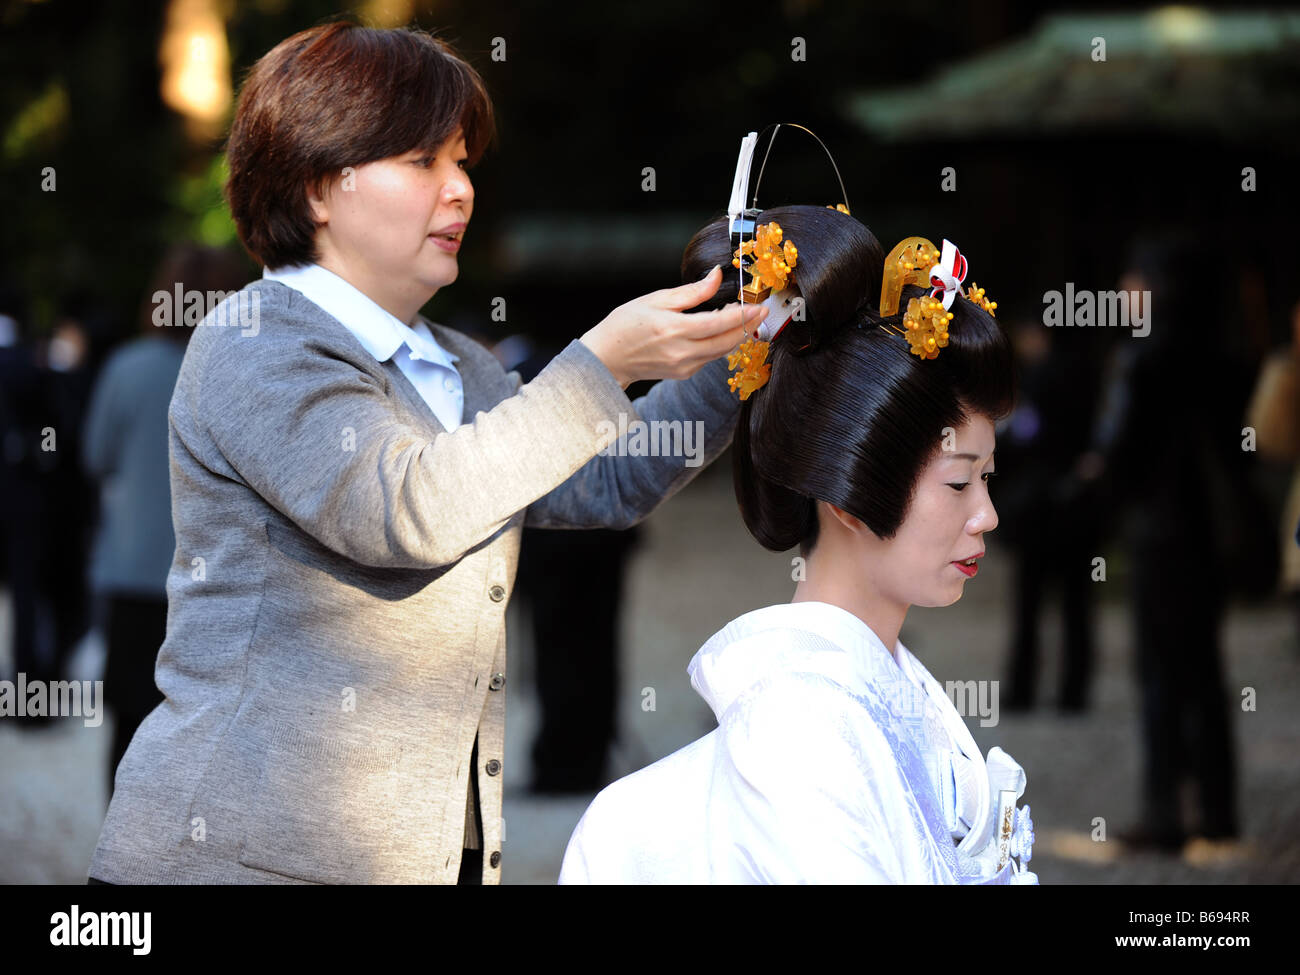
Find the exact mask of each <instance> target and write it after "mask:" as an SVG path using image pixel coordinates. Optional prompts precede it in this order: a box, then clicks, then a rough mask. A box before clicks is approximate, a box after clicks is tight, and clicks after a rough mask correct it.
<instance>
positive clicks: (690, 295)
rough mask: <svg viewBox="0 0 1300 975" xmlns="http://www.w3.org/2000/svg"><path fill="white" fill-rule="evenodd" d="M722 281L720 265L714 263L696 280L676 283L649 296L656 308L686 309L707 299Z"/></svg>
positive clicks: (713, 293) (714, 292)
mask: <svg viewBox="0 0 1300 975" xmlns="http://www.w3.org/2000/svg"><path fill="white" fill-rule="evenodd" d="M721 283H722V265H721V264H715V265H714V266H713V270H712V271H710V272H709V273H708V274H706V275H704V277H702V278H700V280H698V281H692V282H691V283H690V284H683V285H678V286H677V287H676V288H663V289H662V290H660V291H656V292H655V293H654V294H653V295H650V297H651V298H652V299H653V303H654V305H655V306H656V307H658V308H667V309H668V310H669V311H686V309H688V308H694V307H695V306H696V305H698V304H700V303H701V302H705V301H708V300H709V299H710V298H712V297H713V296H714V295H715V294H716V293H717V291H718V285H720V284H721Z"/></svg>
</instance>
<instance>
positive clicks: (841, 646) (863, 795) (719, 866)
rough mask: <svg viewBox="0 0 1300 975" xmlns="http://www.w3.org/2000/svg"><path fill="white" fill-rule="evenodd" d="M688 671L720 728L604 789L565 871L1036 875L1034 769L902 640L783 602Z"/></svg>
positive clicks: (671, 878) (788, 878)
mask: <svg viewBox="0 0 1300 975" xmlns="http://www.w3.org/2000/svg"><path fill="white" fill-rule="evenodd" d="M688 671H689V673H690V675H691V683H692V685H693V686H694V687H695V689H696V691H698V692H699V693H700V695H701V696H702V697H703V698H704V699H705V700H706V701H707V702H708V703H709V705H710V706H711V707H712V708H713V711H714V714H715V715H716V717H717V719H718V727H717V728H716V729H715V730H714V731H712V732H710V733H709V734H707V735H705V736H704V737H702V738H700V739H698V740H696V741H694V742H692V743H691V744H689V745H687V746H685V747H684V748H682V749H679V750H678V751H676V752H674V753H672V754H671V755H668V756H667V757H665V758H663V759H661V760H659V761H658V762H655V763H654V764H653V765H650V766H647V767H646V768H644V769H641V770H640V771H638V772H635V773H633V774H631V775H629V776H626V777H624V778H622V779H619V780H618V781H616V782H613V783H611V784H610V785H609V786H607V787H606V788H605V789H603V790H602V791H601V792H600V793H599V794H598V795H597V796H596V798H595V799H594V800H593V801H592V803H591V805H590V806H589V807H588V808H587V810H586V812H585V813H584V814H583V816H582V819H581V820H580V821H579V823H578V825H577V827H576V828H575V829H574V832H573V835H572V837H571V838H570V840H569V845H568V848H567V850H566V852H565V857H564V863H563V866H562V867H561V871H560V878H559V882H560V883H563V884H569V883H944V884H953V883H961V884H988V883H993V884H998V883H1003V884H1005V883H1037V877H1036V876H1035V875H1034V874H1032V873H1030V872H1029V871H1027V870H1023V869H1022V867H1021V864H1020V863H1017V862H1016V859H1015V857H1019V859H1020V860H1021V862H1027V861H1028V860H1029V858H1030V856H1031V855H1032V852H1031V851H1032V842H1033V836H1032V823H1031V822H1030V820H1029V816H1028V812H1029V807H1028V806H1026V807H1024V809H1023V810H1014V801H1015V799H1016V798H1018V797H1019V796H1020V795H1022V794H1023V792H1024V787H1025V775H1024V771H1023V770H1022V769H1021V768H1020V766H1019V765H1017V764H1016V763H1015V762H1014V760H1012V759H1011V757H1010V756H1009V755H1007V754H1006V753H1005V752H1003V751H1002V749H1000V748H997V747H994V748H992V749H990V750H989V756H988V760H987V761H986V760H985V758H984V756H983V755H981V753H980V751H979V749H978V747H977V746H976V745H975V742H974V739H973V738H972V737H971V735H970V732H969V731H968V730H967V728H966V726H965V723H964V722H963V720H962V718H961V716H960V715H959V714H957V711H956V708H954V707H953V705H952V702H951V701H950V700H949V699H948V697H947V695H946V694H945V693H944V691H943V688H942V687H941V686H940V685H939V684H938V683H937V682H936V681H935V680H934V678H933V677H932V676H931V675H930V673H929V671H928V670H926V669H925V667H924V666H923V665H922V664H921V663H920V661H918V660H917V659H916V658H915V657H914V656H912V654H911V653H910V652H909V651H908V650H907V648H906V647H904V646H903V644H902V643H901V642H900V643H898V644H897V645H896V647H895V654H893V655H891V654H890V653H889V651H888V650H886V649H885V646H884V644H883V643H882V642H881V641H880V640H879V638H878V637H877V636H876V635H875V633H873V632H872V630H871V628H870V627H868V626H867V625H866V624H865V623H864V622H863V621H862V620H860V619H858V618H857V617H856V616H854V615H853V614H851V613H849V612H848V611H846V610H843V609H841V608H839V607H837V606H832V605H830V604H827V603H818V602H802V603H788V604H782V605H779V606H769V607H766V608H764V609H760V610H756V611H754V612H752V613H747V614H745V615H744V616H741V617H739V618H738V619H736V620H733V621H732V622H731V623H729V624H727V626H725V627H724V628H723V629H722V630H720V631H719V632H718V633H716V634H714V636H713V637H711V638H710V639H709V641H708V642H707V643H705V645H704V646H703V647H702V648H701V649H700V651H699V652H698V653H697V654H696V655H695V657H694V658H693V659H692V660H691V663H690V666H689V667H688ZM999 794H1001V796H1002V798H1003V799H1004V800H1005V802H1006V803H1009V805H1004V807H1003V808H1004V809H1005V811H1006V813H1007V817H1006V818H1007V822H1008V823H1009V824H1010V825H1011V827H1012V832H1011V835H1010V836H1003V835H1001V831H999V830H998V829H997V828H995V827H996V826H997V823H996V822H995V820H996V819H998V816H999ZM1004 850H1005V852H1004ZM999 862H1001V863H1002V864H1003V865H1002V866H1001V867H999V866H998V864H999Z"/></svg>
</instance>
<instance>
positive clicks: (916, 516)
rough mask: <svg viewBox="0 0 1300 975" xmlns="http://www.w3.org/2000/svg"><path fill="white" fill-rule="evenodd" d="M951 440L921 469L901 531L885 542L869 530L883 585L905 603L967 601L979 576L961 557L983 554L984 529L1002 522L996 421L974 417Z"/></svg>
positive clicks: (878, 582) (876, 570) (875, 568)
mask: <svg viewBox="0 0 1300 975" xmlns="http://www.w3.org/2000/svg"><path fill="white" fill-rule="evenodd" d="M946 445H947V446H948V447H949V448H950V449H947V450H945V449H943V447H942V446H941V447H940V449H939V450H938V451H937V452H936V453H935V455H934V457H933V458H932V459H931V460H930V462H929V464H927V465H926V467H925V468H924V469H923V470H922V471H921V476H920V480H919V481H918V482H917V486H916V494H915V496H914V497H913V499H912V504H911V507H910V508H909V509H908V512H907V515H906V517H905V518H904V520H903V524H902V525H901V526H900V527H899V530H898V532H897V534H895V535H894V537H893V538H892V539H889V540H888V541H881V540H880V539H878V538H876V537H875V536H874V535H871V534H870V532H868V533H867V535H868V537H869V538H870V540H871V542H872V543H873V545H879V546H880V550H879V552H878V553H877V554H878V557H876V558H873V559H872V560H871V562H870V563H869V564H871V565H872V567H873V575H875V576H876V579H875V583H876V585H877V587H879V588H880V589H881V590H883V591H885V592H887V593H888V594H889V595H890V596H891V597H893V598H894V599H896V600H897V601H899V602H901V603H903V604H904V605H910V606H950V605H952V604H953V603H955V602H956V601H957V600H958V599H960V598H961V596H962V592H963V591H964V587H965V585H966V583H967V581H968V580H969V579H970V578H972V577H971V576H970V574H969V573H970V572H971V570H970V569H967V570H966V571H962V569H960V568H958V566H957V565H956V564H955V563H957V562H961V561H965V560H966V559H969V558H970V557H972V556H976V555H983V554H984V535H985V533H986V532H991V531H992V530H993V529H994V528H996V527H997V524H998V515H997V512H996V511H994V509H993V501H992V499H991V498H990V497H989V486H988V479H989V477H988V476H989V475H990V474H991V473H992V472H993V470H994V466H995V465H994V460H993V449H994V435H993V424H992V423H991V422H990V421H989V420H988V418H987V417H982V416H976V417H972V418H971V419H970V420H968V421H967V422H966V423H965V425H963V426H961V427H958V428H957V430H956V435H955V437H953V438H950V439H949V440H948V441H947V444H946ZM977 565H978V562H977ZM976 571H978V570H976Z"/></svg>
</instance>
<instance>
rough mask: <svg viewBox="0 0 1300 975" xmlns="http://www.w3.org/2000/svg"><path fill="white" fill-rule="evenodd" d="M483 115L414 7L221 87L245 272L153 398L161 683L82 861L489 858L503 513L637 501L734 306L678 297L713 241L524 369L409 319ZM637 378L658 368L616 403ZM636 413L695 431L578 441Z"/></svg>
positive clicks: (546, 521)
mask: <svg viewBox="0 0 1300 975" xmlns="http://www.w3.org/2000/svg"><path fill="white" fill-rule="evenodd" d="M492 127H493V122H492V110H491V104H490V102H489V101H488V98H487V95H486V93H485V91H484V88H483V84H482V81H481V80H480V79H479V77H478V76H477V74H476V73H475V72H474V71H473V69H472V68H471V67H470V66H469V65H467V64H466V63H465V62H463V61H461V60H460V59H459V58H458V57H457V56H456V55H455V54H454V53H453V52H452V51H451V50H450V49H449V48H448V47H447V46H446V45H444V44H443V43H442V42H440V41H438V40H436V39H435V38H433V37H431V36H429V35H427V34H424V33H421V32H416V31H408V30H372V29H367V28H361V27H357V26H355V25H352V24H348V23H333V24H329V25H327V26H323V27H317V28H313V29H311V30H308V31H304V32H302V33H300V34H297V35H295V36H293V37H291V38H289V39H288V40H286V41H284V42H282V43H281V44H279V45H278V46H277V47H276V48H275V49H273V50H272V51H271V52H270V53H269V54H267V55H266V56H265V57H263V58H262V59H261V60H260V61H259V62H258V63H257V65H256V66H255V67H254V68H253V70H252V72H251V73H250V75H249V77H248V79H247V80H246V82H245V83H244V86H243V89H242V91H241V93H240V99H239V104H238V106H237V109H236V115H235V120H234V123H233V126H232V129H231V134H230V140H229V145H228V149H227V151H228V156H229V162H230V182H229V185H228V188H227V193H228V197H229V200H230V205H231V210H232V213H233V214H234V218H235V221H236V225H237V226H238V228H239V233H240V237H241V240H242V241H243V243H244V245H245V247H246V248H247V249H248V250H249V252H250V253H251V254H253V256H254V257H256V258H257V259H258V260H259V261H260V262H261V263H262V264H264V265H265V267H266V268H267V271H266V272H265V273H264V276H263V278H262V279H261V280H259V281H256V282H254V283H252V284H250V285H248V286H247V287H246V288H244V289H243V290H242V291H240V292H239V293H237V294H236V295H234V296H231V297H230V298H228V299H227V300H226V301H224V302H223V303H222V304H221V305H220V306H218V307H217V308H216V309H214V310H213V311H211V312H210V313H209V314H208V316H207V317H206V318H205V319H204V321H203V327H200V328H197V329H196V330H195V334H194V336H193V338H192V340H191V341H190V345H189V348H188V350H187V352H186V355H185V360H184V363H183V365H182V367H181V371H180V376H179V378H178V380H177V384H176V390H175V393H174V395H173V397H172V401H171V407H170V411H169V416H168V428H169V432H168V436H169V446H170V455H171V497H172V519H173V524H174V527H175V531H176V552H175V557H174V559H173V561H172V566H171V570H170V573H169V575H168V579H167V596H168V600H169V605H168V618H167V636H166V640H165V642H164V643H163V646H162V648H161V650H160V651H159V656H158V664H157V670H156V675H155V676H156V679H157V683H158V687H159V689H160V690H161V691H162V693H163V694H164V695H165V700H164V701H163V702H162V703H161V704H160V705H159V706H158V707H157V708H156V709H155V710H154V711H153V712H151V713H150V715H149V716H148V718H146V719H145V721H144V722H143V724H141V726H140V729H139V731H138V732H137V733H136V735H135V737H134V739H133V740H132V742H131V745H130V748H129V749H128V750H127V753H126V755H125V756H124V757H123V759H122V762H121V764H120V766H119V767H118V772H117V778H116V791H115V793H114V796H113V800H112V803H111V804H110V806H109V810H108V815H107V819H106V821H105V823H104V827H103V830H102V832H101V835H100V838H99V844H98V847H97V848H96V850H95V855H94V859H93V860H92V862H91V866H90V871H89V873H90V876H91V878H92V879H97V880H100V881H104V882H108V883H172V882H176V883H192V882H198V883H227V882H235V883H303V882H319V883H388V882H399V883H407V882H414V883H455V882H457V881H458V880H459V881H460V882H467V883H496V882H499V878H500V867H501V781H502V773H503V768H502V752H503V746H504V733H505V701H504V698H505V684H506V678H507V673H508V671H507V667H506V641H505V630H504V625H505V608H506V603H507V601H508V597H509V594H510V587H511V584H512V582H513V580H514V575H515V567H516V561H517V556H518V549H519V536H520V532H521V529H522V527H523V526H524V525H525V524H528V525H536V526H539V527H549V528H590V527H596V526H608V527H624V526H628V525H633V524H636V523H637V522H638V521H640V520H641V519H643V518H644V517H645V516H646V515H648V514H649V513H650V512H651V511H652V510H653V509H654V508H655V507H656V506H657V505H658V504H659V503H660V502H661V501H663V500H664V499H665V498H667V497H669V496H670V495H672V494H673V493H674V492H676V491H677V490H679V489H680V488H681V487H682V486H683V485H684V484H686V483H687V482H688V481H689V480H690V479H691V478H692V477H693V476H694V475H695V474H696V473H698V471H699V470H700V469H702V466H703V465H702V464H700V463H698V460H700V459H702V460H703V462H704V463H708V462H710V461H712V460H713V459H714V458H715V457H716V456H717V455H718V454H719V453H720V452H721V451H722V450H723V449H724V448H725V446H726V445H727V443H728V442H729V441H730V439H731V434H732V431H733V429H734V426H735V419H736V414H737V409H738V400H737V399H736V397H735V396H734V394H732V393H730V392H729V390H728V388H727V382H726V369H725V360H723V359H722V358H720V357H721V356H723V355H724V354H725V353H726V352H728V351H729V350H730V349H732V348H733V347H734V346H735V345H736V344H737V342H738V341H739V340H740V338H741V337H742V328H741V317H740V315H741V312H740V308H739V306H736V305H732V306H729V307H728V308H726V309H723V310H720V311H714V312H701V313H697V314H689V315H688V314H685V313H684V312H685V311H686V309H689V308H692V307H695V306H696V305H697V304H699V303H700V302H701V301H704V300H705V299H707V298H709V297H710V296H712V295H713V294H714V293H715V292H716V290H717V288H718V285H719V283H720V281H721V280H722V275H721V274H720V273H719V271H718V269H717V268H715V269H714V271H713V272H712V273H711V274H710V275H708V276H707V277H706V278H705V279H704V280H703V281H701V282H698V283H696V284H690V285H686V286H683V287H680V288H675V289H671V290H666V291H659V292H655V293H654V294H650V295H646V296H644V297H642V298H638V299H636V300H634V301H631V302H629V303H628V304H626V305H623V306H621V307H619V308H618V309H616V310H615V311H614V312H613V313H611V314H610V315H609V316H608V317H607V318H606V319H605V320H604V321H602V322H601V323H600V324H598V325H597V326H596V327H595V328H592V329H591V330H590V331H588V332H587V333H586V334H584V335H583V336H582V337H581V339H580V340H575V341H573V342H571V343H570V344H569V345H568V347H567V348H565V349H564V350H563V351H562V352H561V353H560V354H559V355H558V356H556V358H555V359H554V360H553V361H552V362H551V363H550V365H549V366H547V368H546V369H544V370H543V371H542V372H541V373H540V374H539V375H538V376H537V377H536V379H534V380H533V381H532V382H530V383H528V384H527V385H523V384H521V382H520V377H519V376H518V374H516V373H506V372H505V371H504V370H503V369H502V368H501V367H500V366H499V365H498V363H497V361H496V359H495V358H494V357H493V356H492V355H491V354H490V353H489V352H487V351H486V350H485V349H483V348H482V347H481V346H479V345H478V344H477V343H476V342H474V341H472V340H470V339H469V338H467V337H465V336H463V335H461V334H460V333H458V332H455V331H452V330H451V329H448V328H444V327H443V326H441V325H437V324H434V323H432V322H429V321H427V320H426V319H424V318H423V317H421V316H420V314H419V309H420V308H421V307H422V306H423V305H424V304H425V302H427V301H428V300H429V298H430V297H431V296H432V295H433V293H434V292H435V291H436V290H437V289H438V288H440V287H443V286H445V285H447V284H450V283H452V282H453V281H454V280H455V279H456V275H457V259H456V252H457V250H458V249H459V246H460V238H461V236H462V235H463V233H464V229H465V225H466V224H467V223H468V221H469V219H470V215H471V212H472V207H473V189H472V187H471V185H470V182H469V178H468V176H467V174H466V172H465V170H464V169H463V168H462V167H463V165H464V164H466V163H467V162H468V163H469V164H473V163H474V162H476V161H477V160H478V158H479V157H480V156H481V154H482V152H483V149H484V148H485V146H486V144H487V142H488V141H489V139H490V137H491V134H492ZM174 311H175V312H176V313H179V312H180V308H179V307H176V308H175V309H174ZM750 316H751V317H750V319H749V322H748V323H747V325H748V326H752V325H753V324H755V323H756V322H757V321H758V320H759V318H760V317H761V315H755V313H754V310H753V309H751V310H750ZM652 378H666V379H669V380H674V381H669V382H664V383H659V384H658V385H656V386H655V387H654V389H653V390H652V391H651V392H650V393H649V394H648V395H647V396H644V397H642V398H640V399H638V400H637V401H636V402H635V403H633V402H631V401H630V400H629V399H628V397H627V395H626V394H625V393H624V390H625V389H626V387H627V386H628V385H629V384H630V383H632V382H634V381H636V380H639V379H652ZM624 417H625V418H626V419H622V418H624ZM638 419H639V420H642V421H655V420H660V421H668V422H670V423H672V422H674V421H676V422H680V423H681V424H682V425H683V426H685V425H687V424H689V425H690V427H691V429H692V430H694V429H698V427H696V421H699V422H701V423H702V424H703V427H702V429H703V432H704V440H703V445H702V450H701V451H700V453H701V457H700V458H696V463H694V464H689V463H686V462H684V461H683V458H682V456H680V455H679V456H675V457H674V456H616V453H617V452H616V451H609V455H608V456H605V455H601V451H602V450H603V449H604V448H605V447H607V446H609V445H610V444H611V441H612V440H613V439H614V438H615V437H617V436H618V433H619V431H620V430H623V431H625V430H627V423H629V422H633V421H636V420H638ZM678 429H679V431H680V428H678Z"/></svg>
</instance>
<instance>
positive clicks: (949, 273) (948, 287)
mask: <svg viewBox="0 0 1300 975" xmlns="http://www.w3.org/2000/svg"><path fill="white" fill-rule="evenodd" d="M965 280H966V258H964V257H962V256H961V251H959V250H958V249H957V245H956V244H954V243H953V242H952V241H950V240H945V241H944V242H943V252H942V253H941V254H940V255H939V263H938V264H936V265H935V266H934V267H932V268H930V284H931V285H932V286H933V287H934V290H933V291H931V292H930V297H931V298H938V297H939V296H940V295H942V296H943V307H944V310H945V311H947V310H948V309H950V308H952V302H953V299H954V298H956V297H957V295H958V294H959V293H960V292H961V285H962V282H963V281H965Z"/></svg>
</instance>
